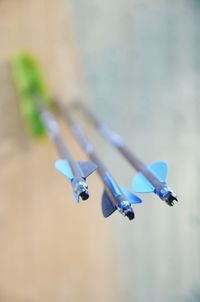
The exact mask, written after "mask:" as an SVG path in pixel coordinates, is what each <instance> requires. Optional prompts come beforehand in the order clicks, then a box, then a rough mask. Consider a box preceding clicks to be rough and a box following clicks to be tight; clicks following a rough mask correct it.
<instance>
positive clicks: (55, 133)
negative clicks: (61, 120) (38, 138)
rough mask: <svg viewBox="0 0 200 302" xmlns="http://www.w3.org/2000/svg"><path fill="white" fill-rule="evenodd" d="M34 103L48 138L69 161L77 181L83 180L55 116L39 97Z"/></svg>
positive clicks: (63, 157)
mask: <svg viewBox="0 0 200 302" xmlns="http://www.w3.org/2000/svg"><path fill="white" fill-rule="evenodd" d="M34 102H35V105H36V108H37V110H38V112H39V114H40V116H41V119H42V121H43V123H44V126H45V128H46V130H47V133H48V136H49V138H50V139H51V140H52V141H53V142H54V144H55V146H56V148H57V150H58V153H59V155H60V157H61V158H62V159H65V160H67V162H68V163H69V165H70V168H71V170H72V173H73V175H74V176H75V178H76V179H77V180H81V178H82V177H81V175H80V171H79V169H78V167H77V163H76V162H75V161H74V160H73V158H72V156H71V153H70V152H69V150H68V147H67V145H66V143H65V141H64V139H63V137H62V135H61V131H60V127H59V125H58V123H57V122H56V120H55V118H54V116H53V114H52V113H51V112H49V111H48V110H47V109H46V107H45V105H44V104H43V102H42V100H40V98H39V97H35V98H34Z"/></svg>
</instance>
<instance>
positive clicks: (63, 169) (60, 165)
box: [55, 159, 74, 181]
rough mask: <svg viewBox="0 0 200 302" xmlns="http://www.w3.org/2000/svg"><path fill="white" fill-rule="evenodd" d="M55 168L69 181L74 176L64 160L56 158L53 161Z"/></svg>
mask: <svg viewBox="0 0 200 302" xmlns="http://www.w3.org/2000/svg"><path fill="white" fill-rule="evenodd" d="M55 168H56V169H57V170H58V171H59V172H60V173H61V174H63V175H64V176H66V177H67V178H68V179H69V181H72V180H73V178H74V175H73V173H72V170H71V168H70V166H69V164H68V162H67V161H66V160H63V159H58V160H57V161H56V162H55Z"/></svg>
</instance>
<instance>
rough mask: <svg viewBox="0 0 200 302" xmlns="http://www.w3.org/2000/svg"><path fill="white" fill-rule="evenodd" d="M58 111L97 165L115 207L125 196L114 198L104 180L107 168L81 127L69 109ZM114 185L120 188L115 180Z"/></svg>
mask: <svg viewBox="0 0 200 302" xmlns="http://www.w3.org/2000/svg"><path fill="white" fill-rule="evenodd" d="M60 112H61V114H62V116H63V118H64V120H65V121H66V122H67V124H68V125H69V127H70V129H71V131H72V133H73V135H74V136H75V138H76V139H77V141H78V142H79V144H80V146H81V147H82V149H83V150H84V152H85V153H86V154H87V156H88V157H89V158H90V160H91V161H93V162H94V163H95V164H96V165H97V166H98V169H97V172H98V174H99V176H100V178H101V180H102V182H103V184H104V187H105V189H106V191H107V192H108V194H109V196H110V198H111V200H112V202H113V204H114V205H116V207H117V205H118V203H119V202H120V201H122V200H125V199H126V198H125V196H123V194H121V195H120V197H119V198H118V200H116V198H115V197H114V196H113V195H114V193H113V192H112V188H110V186H109V185H108V184H107V182H106V174H107V173H108V170H107V169H106V167H105V165H104V164H103V162H102V160H101V159H100V158H99V156H98V155H97V154H96V152H95V150H94V147H93V145H92V144H91V142H90V141H89V139H88V138H87V136H86V135H85V133H84V132H83V130H82V129H81V127H80V125H79V124H78V123H77V122H75V121H74V120H73V119H72V117H71V114H70V113H69V111H68V110H67V109H66V108H62V110H60ZM113 181H114V180H113ZM115 185H116V187H117V188H118V189H119V190H120V187H119V186H118V185H117V183H116V182H115ZM120 191H121V190H120Z"/></svg>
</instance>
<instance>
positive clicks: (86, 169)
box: [77, 161, 97, 178]
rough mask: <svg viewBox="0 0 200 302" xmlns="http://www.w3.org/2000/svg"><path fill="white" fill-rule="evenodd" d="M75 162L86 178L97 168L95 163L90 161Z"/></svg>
mask: <svg viewBox="0 0 200 302" xmlns="http://www.w3.org/2000/svg"><path fill="white" fill-rule="evenodd" d="M77 163H78V165H79V167H80V169H81V173H82V175H83V177H84V178H87V177H88V176H89V175H90V174H92V173H93V172H94V171H95V170H96V169H97V165H95V164H94V163H93V162H91V161H78V162H77Z"/></svg>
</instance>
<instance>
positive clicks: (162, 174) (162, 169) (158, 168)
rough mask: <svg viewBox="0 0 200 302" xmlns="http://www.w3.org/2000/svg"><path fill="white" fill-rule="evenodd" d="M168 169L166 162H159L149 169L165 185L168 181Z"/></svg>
mask: <svg viewBox="0 0 200 302" xmlns="http://www.w3.org/2000/svg"><path fill="white" fill-rule="evenodd" d="M168 168H169V166H168V164H167V163H166V162H165V161H158V162H156V163H154V164H152V165H150V166H148V169H149V170H150V171H151V173H152V174H153V175H154V176H156V177H157V178H158V180H159V181H160V182H162V183H165V182H166V180H167V173H168Z"/></svg>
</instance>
